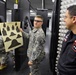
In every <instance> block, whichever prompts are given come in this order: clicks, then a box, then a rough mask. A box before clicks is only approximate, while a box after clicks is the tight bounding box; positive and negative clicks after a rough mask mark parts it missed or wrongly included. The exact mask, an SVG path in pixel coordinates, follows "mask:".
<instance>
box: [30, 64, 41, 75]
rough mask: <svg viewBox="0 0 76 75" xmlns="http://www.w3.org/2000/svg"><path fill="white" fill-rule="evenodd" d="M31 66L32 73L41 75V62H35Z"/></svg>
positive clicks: (32, 74)
mask: <svg viewBox="0 0 76 75" xmlns="http://www.w3.org/2000/svg"><path fill="white" fill-rule="evenodd" d="M29 68H30V73H31V75H41V73H40V70H39V64H38V63H34V64H33V65H32V66H30V67H29Z"/></svg>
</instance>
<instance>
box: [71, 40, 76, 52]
mask: <svg viewBox="0 0 76 75" xmlns="http://www.w3.org/2000/svg"><path fill="white" fill-rule="evenodd" d="M72 49H73V50H74V52H76V40H75V41H74V43H73V46H72Z"/></svg>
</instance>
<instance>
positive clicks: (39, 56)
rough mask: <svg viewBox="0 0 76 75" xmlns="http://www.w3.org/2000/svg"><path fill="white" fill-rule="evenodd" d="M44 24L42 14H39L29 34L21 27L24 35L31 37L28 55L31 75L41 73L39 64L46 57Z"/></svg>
mask: <svg viewBox="0 0 76 75" xmlns="http://www.w3.org/2000/svg"><path fill="white" fill-rule="evenodd" d="M42 24H43V18H42V16H40V15H37V16H35V18H34V28H33V30H32V31H31V32H30V33H29V34H28V33H26V32H24V31H23V30H22V29H20V31H21V32H22V33H23V35H24V36H25V37H27V38H29V45H28V50H27V56H28V58H29V61H28V65H29V67H30V75H41V74H40V71H39V64H40V62H41V61H42V60H43V58H44V57H45V52H44V43H45V33H44V31H43V29H42Z"/></svg>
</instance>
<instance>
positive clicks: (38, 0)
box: [29, 0, 54, 10]
mask: <svg viewBox="0 0 76 75" xmlns="http://www.w3.org/2000/svg"><path fill="white" fill-rule="evenodd" d="M29 1H30V4H31V6H32V8H34V9H37V8H44V9H48V10H52V9H53V4H54V3H53V2H52V0H29ZM42 2H43V5H42Z"/></svg>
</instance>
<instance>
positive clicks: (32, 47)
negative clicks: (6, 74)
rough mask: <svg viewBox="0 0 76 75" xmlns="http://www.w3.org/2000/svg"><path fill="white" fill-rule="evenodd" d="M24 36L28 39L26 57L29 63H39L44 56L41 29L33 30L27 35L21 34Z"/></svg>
mask: <svg viewBox="0 0 76 75" xmlns="http://www.w3.org/2000/svg"><path fill="white" fill-rule="evenodd" d="M23 34H24V36H25V37H27V38H29V45H28V50H27V56H28V57H29V61H35V60H38V61H41V60H42V59H43V57H44V56H45V51H44V43H45V34H44V31H43V30H42V28H39V29H33V30H32V31H31V32H30V33H29V34H28V33H26V32H23Z"/></svg>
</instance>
